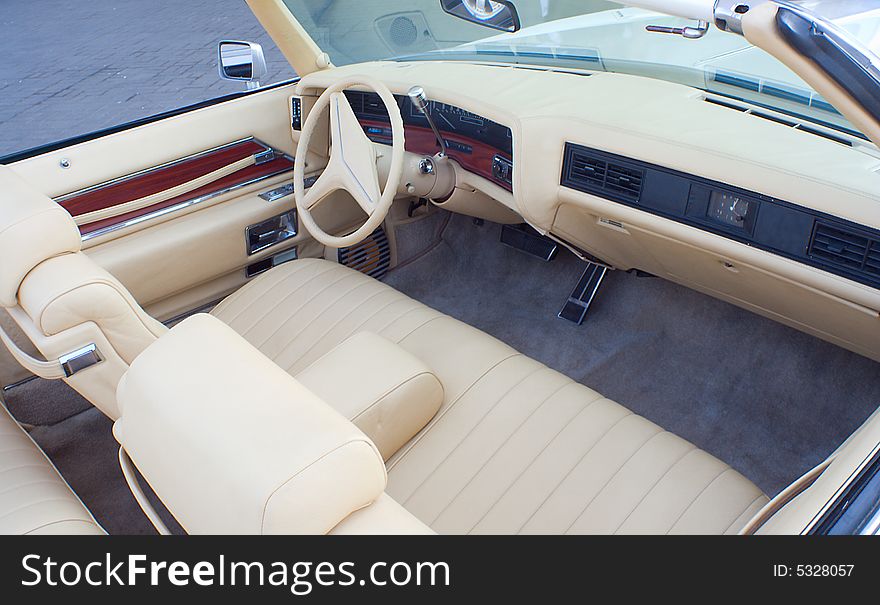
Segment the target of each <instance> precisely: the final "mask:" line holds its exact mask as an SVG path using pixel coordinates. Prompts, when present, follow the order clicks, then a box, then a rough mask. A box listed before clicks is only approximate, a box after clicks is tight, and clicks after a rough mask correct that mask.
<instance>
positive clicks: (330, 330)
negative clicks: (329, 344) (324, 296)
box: [278, 288, 397, 373]
mask: <svg viewBox="0 0 880 605" xmlns="http://www.w3.org/2000/svg"><path fill="white" fill-rule="evenodd" d="M355 289H357V288H354V289H353V290H351V291H349V292H348V293H346V294H350V293H351V292H353V291H354V290H355ZM386 293H387V290H379V291H378V292H376V293H375V294H373V295H372V296H370V297H369V298H367V299H366V300H363V301H360V302H359V303H358V304H359V305H363V304H366V303H368V302H370V301H371V300H373V299H374V298H376V297H377V296H380V295H381V294H386ZM337 302H339V300H336V301H334V302H333V303H332V304H336V303H337ZM395 302H397V300H392V301H391V302H389V303H386V304H385V305H383V306H382V307H380V308H379V309H377V310H376V311H375V312H373V313H372V314H370V316H369V317H367V318H366V319H365V320H363V321H362V322H361V323H359V324H358V325H357V326H355V327H354V328H353V329H352V330H351V331H350V332H349V333H348V336H346V337H345V339H348V338H350V337H352V336H354V335H355V334H356V333H357V332H358V330H360V328H361V327H363V325H364V324H366V323H367V322H368V321H370V320H371V319H373V318H374V317H375V316H376V315H378V314H379V313H381V312H382V311H384V310H385V309H387V308H388V307H390V306H391V305H393V304H394V303H395ZM346 317H348V316H346V315H343V316H342V317H340V318H339V319H338V320H336V321H335V322H334V323H333V325H332V326H330V327H329V328H327V329H326V330H324V333H323V334H321V335H320V336H319V337H318V338H316V339H315V341H314V342H313V343H312V344H311V345H309V348H307V349H306V350H305V351H303V352H302V354H301V355H300V356H299V357H298V358H297V359H295V360H294V361H293V362H292V363H290V364H288V366H287V371H288V373H289V372H290V370H291V369H292V368H293V366H294V365H295V364H296V363H298V362H299V361H300V360H302V359H303V358H304V357H305V356H306V355H308V354H309V353H311V352H312V350H313V349H314V348H315V347H316V346H318V343H320V342H321V341H322V340H323V339H324V337H325V336H327V335H328V334H329V333H330V332H332V331H333V330H335V329H336V328H337V327H338V326H339V324H341V323H342V322H343V321H345V319H346ZM345 339H343V340H345ZM288 346H289V343H288ZM334 348H335V347H334ZM286 350H287V346H285V348H284V349H282V351H281V352H279V353H278V355H279V356H280V355H281V353H283V352H284V351H286ZM331 350H332V349H331ZM328 352H329V351H328ZM322 357H323V356H322ZM318 359H321V358H320V357H319V358H318ZM316 361H317V360H316Z"/></svg>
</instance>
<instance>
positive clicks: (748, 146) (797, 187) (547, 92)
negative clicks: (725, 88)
mask: <svg viewBox="0 0 880 605" xmlns="http://www.w3.org/2000/svg"><path fill="white" fill-rule="evenodd" d="M353 74H365V75H368V76H371V77H375V78H378V79H380V80H381V81H383V82H384V83H385V84H387V85H388V86H389V88H391V89H392V91H393V92H395V93H396V94H401V93H405V92H406V90H407V89H408V88H409V87H410V86H412V85H414V84H418V85H420V86H422V87H423V88H424V89H425V92H426V93H427V95H428V97H429V98H430V99H433V100H436V101H440V102H445V103H451V104H455V105H457V106H460V107H463V108H465V109H466V110H467V111H471V112H474V113H477V114H479V115H481V116H485V117H486V118H488V119H490V120H493V121H495V122H497V123H499V124H502V125H504V126H507V127H509V128H510V129H511V131H512V137H513V192H512V193H511V192H508V191H506V190H505V189H503V188H501V187H499V186H498V185H497V184H495V183H493V182H491V181H490V180H489V179H486V178H483V177H481V176H479V175H476V174H473V173H467V172H465V171H463V170H461V169H460V168H459V169H458V170H457V178H458V183H459V185H461V184H462V183H466V184H467V185H469V186H470V187H472V188H474V189H476V190H477V191H478V192H481V193H482V194H485V195H487V196H490V197H491V198H493V199H494V200H496V201H498V202H500V203H502V204H503V205H504V206H506V207H507V208H509V209H510V210H512V211H514V212H516V213H517V214H519V215H520V216H522V217H523V219H525V221H527V222H528V223H530V224H531V225H532V226H534V227H535V228H537V229H538V230H539V231H542V232H545V233H551V234H552V235H554V236H555V237H558V238H561V239H563V240H565V241H566V242H568V243H570V244H572V245H573V246H575V247H577V248H579V249H581V250H583V251H586V252H588V253H590V254H592V255H594V256H596V257H598V258H600V259H602V260H604V261H606V262H608V263H609V264H611V265H612V266H614V267H616V268H619V269H631V268H638V269H642V270H644V271H648V272H650V273H653V274H655V275H658V276H661V277H665V278H667V279H670V280H672V281H676V282H678V283H682V284H684V285H686V286H689V287H691V288H694V289H697V290H700V291H703V292H705V293H707V294H710V295H713V296H716V297H719V298H722V299H724V300H727V301H729V302H732V303H734V304H737V305H740V306H742V307H745V308H748V309H750V310H752V311H755V312H757V313H760V314H763V315H765V316H768V317H771V318H773V319H775V320H777V321H780V322H783V323H786V324H788V325H791V326H793V327H796V328H798V329H801V330H804V331H806V332H808V333H811V334H813V335H815V336H818V337H820V338H824V339H826V340H829V341H831V342H834V343H836V344H838V345H840V346H844V347H846V348H849V349H851V350H853V351H856V352H858V353H860V354H862V355H866V356H868V357H872V358H874V359H878V360H880V313H878V311H880V289H877V288H875V287H872V286H870V285H866V284H863V283H858V282H857V281H854V280H852V279H848V278H845V277H842V276H840V275H835V274H833V273H831V272H829V271H825V270H823V269H820V268H817V267H814V266H809V265H807V264H804V263H801V262H797V261H796V260H792V259H791V258H785V257H783V256H780V255H778V254H774V253H772V252H768V251H765V250H761V249H758V248H756V247H753V246H751V245H748V244H747V243H743V242H740V241H735V240H732V239H730V238H726V237H723V236H719V235H717V234H714V233H711V232H708V231H706V230H703V229H699V228H695V227H694V226H689V225H685V224H681V223H679V222H675V221H673V220H669V219H667V218H663V217H658V216H656V215H654V214H650V213H648V212H645V211H643V210H641V209H638V208H633V207H628V206H626V205H624V204H620V203H618V202H615V201H611V200H609V199H605V198H603V197H599V196H596V195H591V194H589V193H584V192H581V191H576V190H574V189H572V188H569V187H564V186H562V185H561V184H560V175H561V173H562V169H563V159H564V149H565V145H566V143H567V142H571V143H575V144H578V145H583V146H586V147H590V148H593V149H598V150H601V151H604V152H609V153H613V154H617V155H619V156H624V157H626V158H630V159H632V160H635V161H639V162H646V163H650V164H653V165H657V166H661V167H664V168H668V169H672V170H675V171H679V172H681V173H686V174H689V175H694V176H695V177H700V178H703V179H710V180H711V181H715V182H718V183H723V184H726V185H730V186H733V187H737V188H741V189H744V190H748V191H751V192H755V193H756V194H760V195H763V196H768V197H771V198H774V199H778V200H784V201H785V202H787V203H789V204H791V205H794V206H796V207H799V208H803V209H808V210H810V211H815V212H818V213H822V214H823V215H827V216H830V217H833V218H834V219H843V220H845V221H851V222H852V223H856V224H857V225H860V226H863V227H865V228H868V229H878V228H880V212H878V209H880V153H878V152H877V150H876V148H874V147H873V146H872V145H870V144H869V143H867V142H864V143H861V142H856V143H855V144H854V145H853V146H848V145H844V144H841V143H839V142H835V141H832V140H829V139H827V138H824V137H822V136H818V135H816V134H814V133H810V132H805V131H801V130H799V129H797V128H793V127H790V126H788V125H786V124H780V123H777V122H774V121H771V120H766V119H761V118H760V117H758V116H756V115H752V114H750V113H748V112H743V111H737V110H735V109H731V108H728V107H724V106H720V105H717V104H714V103H710V102H707V101H706V94H705V93H704V92H702V91H699V90H696V89H692V88H689V87H686V86H682V85H678V84H672V83H668V82H663V81H659V80H650V79H645V78H641V77H635V76H627V75H621V74H611V73H594V74H586V73H585V74H575V73H565V72H554V71H549V70H536V69H523V68H517V67H512V66H498V65H476V64H465V63H456V62H420V63H391V62H377V63H367V64H360V65H354V66H348V67H343V68H338V69H332V70H327V71H322V72H316V73H313V74H310V75H308V76H306V77H305V78H303V80H301V82H300V83H299V84H298V86H297V92H298V93H299V94H301V95H309V96H311V95H314V94H316V93H319V92H320V91H321V90H322V89H323V88H325V87H327V86H329V85H330V84H332V83H333V82H335V81H336V80H337V79H339V78H342V77H347V76H351V75H353ZM456 209H457V210H459V211H464V212H468V209H467V207H466V204H465V206H464V207H462V206H461V205H459V207H458V208H456ZM474 214H477V213H476V212H475V213H474Z"/></svg>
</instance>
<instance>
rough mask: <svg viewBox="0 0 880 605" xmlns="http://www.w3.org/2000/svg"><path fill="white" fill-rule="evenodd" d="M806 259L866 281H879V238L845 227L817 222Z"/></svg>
mask: <svg viewBox="0 0 880 605" xmlns="http://www.w3.org/2000/svg"><path fill="white" fill-rule="evenodd" d="M810 257H811V258H813V259H814V260H817V261H820V262H823V263H828V264H831V265H834V266H836V267H841V268H845V269H848V270H849V271H851V272H853V273H857V274H862V275H863V276H865V277H867V278H869V279H877V278H880V239H872V238H870V237H868V236H866V235H862V234H861V233H857V232H855V231H851V230H849V229H846V228H842V227H838V226H832V225H829V224H826V223H822V222H817V223H816V228H815V230H814V231H813V240H812V241H811V242H810Z"/></svg>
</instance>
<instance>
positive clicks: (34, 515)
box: [0, 405, 104, 535]
mask: <svg viewBox="0 0 880 605" xmlns="http://www.w3.org/2000/svg"><path fill="white" fill-rule="evenodd" d="M103 533H104V530H103V529H101V526H99V525H98V524H97V522H96V521H95V519H94V518H93V517H92V515H91V514H90V513H89V511H88V510H87V509H86V507H85V506H84V505H83V503H82V502H81V501H80V499H79V498H77V497H76V494H74V493H73V491H72V490H71V489H70V486H68V485H67V483H66V482H65V481H64V479H62V478H61V475H59V474H58V471H57V470H55V467H54V466H52V463H51V462H49V459H48V458H46V455H45V454H44V453H43V452H42V450H40V448H39V446H37V444H36V443H34V441H33V440H32V439H31V438H30V436H29V435H28V434H27V433H26V432H25V431H24V430H23V429H22V428H21V427H20V426H19V425H18V423H17V422H16V421H15V419H14V418H12V416H10V415H9V412H8V411H7V410H6V408H5V407H3V406H2V405H0V534H3V535H10V534H103Z"/></svg>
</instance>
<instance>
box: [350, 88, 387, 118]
mask: <svg viewBox="0 0 880 605" xmlns="http://www.w3.org/2000/svg"><path fill="white" fill-rule="evenodd" d="M345 97H346V98H347V99H348V102H349V103H350V104H351V108H352V110H354V113H355V115H357V116H364V117H367V118H368V117H375V118H379V119H382V120H385V121H387V120H388V110H387V109H385V103H384V102H383V101H382V99H381V98H380V97H379V95H377V94H376V93H374V92H359V91H356V90H346V91H345Z"/></svg>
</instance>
